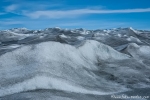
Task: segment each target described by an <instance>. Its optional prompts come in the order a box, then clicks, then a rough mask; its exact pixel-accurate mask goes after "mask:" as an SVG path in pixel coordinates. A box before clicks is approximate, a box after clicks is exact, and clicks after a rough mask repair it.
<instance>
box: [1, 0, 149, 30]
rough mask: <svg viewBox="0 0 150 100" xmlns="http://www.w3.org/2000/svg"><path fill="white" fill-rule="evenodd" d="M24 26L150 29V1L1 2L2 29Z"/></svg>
mask: <svg viewBox="0 0 150 100" xmlns="http://www.w3.org/2000/svg"><path fill="white" fill-rule="evenodd" d="M22 27H25V28H28V29H45V28H50V27H60V28H68V29H75V28H84V29H110V28H118V27H133V28H135V29H143V30H150V0H0V30H3V29H10V28H22Z"/></svg>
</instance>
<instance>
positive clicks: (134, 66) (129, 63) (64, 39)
mask: <svg viewBox="0 0 150 100" xmlns="http://www.w3.org/2000/svg"><path fill="white" fill-rule="evenodd" d="M149 45H150V31H143V30H135V29H133V28H116V29H106V30H85V29H82V28H81V29H72V30H71V29H60V28H58V27H56V28H47V29H44V30H28V29H26V28H15V29H9V30H1V31H0V97H3V96H6V95H10V94H14V93H21V92H26V91H31V90H38V89H50V90H53V89H54V90H58V91H59V90H61V91H64V92H69V93H79V94H92V95H104V94H113V93H119V92H122V91H128V90H132V89H134V88H145V87H149V86H150V46H149ZM67 100H71V99H67ZM97 100H99V99H98V98H97Z"/></svg>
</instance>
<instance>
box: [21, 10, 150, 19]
mask: <svg viewBox="0 0 150 100" xmlns="http://www.w3.org/2000/svg"><path fill="white" fill-rule="evenodd" d="M141 12H150V8H144V9H121V10H103V9H99V10H93V9H76V10H43V11H34V12H24V13H23V14H24V15H25V16H28V17H30V18H34V19H38V18H40V17H46V18H69V17H76V16H80V15H85V14H110V13H141Z"/></svg>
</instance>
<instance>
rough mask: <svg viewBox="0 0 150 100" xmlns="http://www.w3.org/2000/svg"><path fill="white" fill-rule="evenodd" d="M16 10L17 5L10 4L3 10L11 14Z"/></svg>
mask: <svg viewBox="0 0 150 100" xmlns="http://www.w3.org/2000/svg"><path fill="white" fill-rule="evenodd" d="M17 8H18V5H16V4H12V5H9V6H7V7H6V8H5V11H6V12H12V11H14V10H16V9H17Z"/></svg>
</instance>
